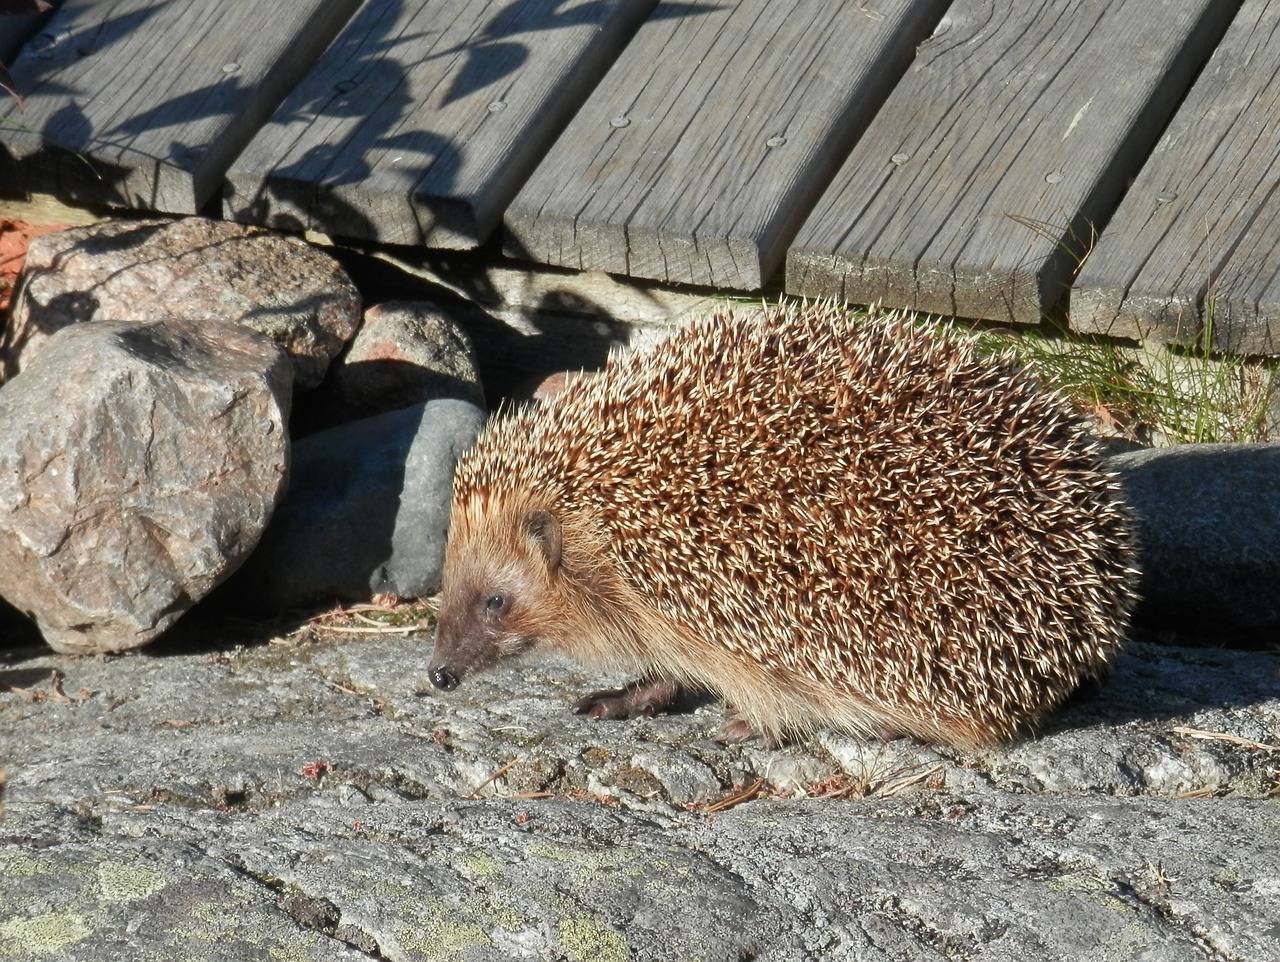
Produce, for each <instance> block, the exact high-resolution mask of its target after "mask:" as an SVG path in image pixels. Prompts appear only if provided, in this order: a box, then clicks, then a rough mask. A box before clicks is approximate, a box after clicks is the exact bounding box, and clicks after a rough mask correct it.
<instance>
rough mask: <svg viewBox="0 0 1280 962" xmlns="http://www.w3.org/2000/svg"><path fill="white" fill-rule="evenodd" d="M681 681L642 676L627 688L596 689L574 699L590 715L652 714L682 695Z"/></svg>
mask: <svg viewBox="0 0 1280 962" xmlns="http://www.w3.org/2000/svg"><path fill="white" fill-rule="evenodd" d="M680 692H681V688H680V683H679V682H675V681H670V680H668V679H665V678H641V679H639V680H637V681H633V682H631V684H629V685H627V686H626V687H625V688H606V689H605V690H604V691H593V692H592V693H591V694H589V695H584V696H583V697H581V698H579V699H578V700H577V701H576V702H574V705H573V707H574V709H575V710H576V711H579V712H583V713H585V714H586V715H587V716H588V717H589V718H635V717H637V716H640V715H643V716H644V717H646V718H651V717H652V716H654V715H656V714H657V713H658V712H660V711H662V710H664V709H665V708H667V706H669V705H670V704H671V703H672V702H673V701H675V700H676V699H677V698H678V697H679V696H680Z"/></svg>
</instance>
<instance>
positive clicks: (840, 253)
mask: <svg viewBox="0 0 1280 962" xmlns="http://www.w3.org/2000/svg"><path fill="white" fill-rule="evenodd" d="M1235 6H1236V4H1235V3H1228V2H1223V0H1149V2H1132V0H1131V2H1125V3H1116V2H1113V0H1046V2H1044V3H1042V4H1037V5H1032V4H1012V5H1006V4H994V3H991V2H989V0H957V2H956V3H955V4H953V6H952V7H951V9H950V10H949V11H948V13H947V16H946V17H945V18H944V20H943V23H942V25H941V26H940V27H939V30H938V31H937V33H936V34H935V36H934V37H932V38H931V39H930V40H929V41H928V42H927V43H925V44H924V45H923V46H922V47H921V49H920V52H919V56H918V58H917V61H916V63H915V64H914V65H913V66H912V68H911V70H910V71H909V72H908V73H907V75H906V76H905V77H904V78H903V80H902V82H901V83H900V84H899V85H898V87H897V89H895V90H894V93H893V96H892V97H890V98H889V101H888V102H887V103H886V104H885V106H884V107H883V108H882V109H881V111H880V113H879V114H878V115H877V116H876V119H875V122H874V123H873V124H872V125H871V128H870V130H868V132H867V134H866V135H865V136H864V137H863V138H862V139H861V140H860V141H859V142H858V145H857V146H856V148H855V149H854V151H853V153H852V154H851V155H850V157H849V160H848V162H847V163H846V164H845V165H844V167H843V168H842V169H841V171H840V173H839V174H838V175H837V176H836V178H835V180H834V182H833V183H832V185H831V187H830V189H829V190H828V191H827V193H826V195H824V197H823V198H822V200H821V201H820V202H819V203H818V205H817V207H816V209H815V211H814V213H813V215H812V217H811V218H810V219H809V221H808V222H806V224H805V225H804V227H803V229H802V230H801V232H800V234H799V236H798V237H797V240H796V245H795V247H793V249H792V250H791V252H790V254H789V256H788V260H787V278H786V287H787V290H788V291H790V292H792V293H796V294H803V295H808V296H819V297H839V298H843V299H845V300H850V301H856V302H862V303H871V302H876V301H881V302H884V303H886V304H891V305H894V306H901V307H911V308H915V309H918V310H924V311H931V312H937V313H942V314H953V315H958V316H961V317H973V318H990V319H994V320H1001V321H1007V320H1013V321H1025V322H1034V321H1038V320H1039V319H1040V318H1041V317H1042V316H1043V315H1044V314H1045V313H1047V312H1048V311H1049V310H1050V309H1052V308H1053V306H1054V304H1055V302H1056V301H1057V300H1058V299H1059V298H1060V296H1061V294H1062V292H1063V290H1064V288H1065V285H1066V284H1067V282H1068V281H1069V279H1070V277H1071V274H1072V272H1073V270H1074V268H1075V264H1076V262H1077V261H1078V258H1079V257H1080V256H1081V252H1082V251H1083V250H1085V249H1087V246H1088V244H1089V242H1090V240H1091V225H1092V224H1096V223H1098V222H1099V221H1101V220H1102V219H1104V218H1105V217H1107V216H1108V215H1109V214H1110V213H1111V211H1112V209H1113V206H1114V204H1115V202H1116V200H1117V199H1118V198H1119V196H1120V194H1121V192H1122V190H1123V188H1124V185H1125V181H1126V179H1127V178H1128V177H1129V176H1131V175H1132V174H1133V173H1134V172H1136V171H1137V169H1138V167H1139V165H1140V164H1141V162H1142V159H1143V158H1144V156H1145V155H1146V152H1147V150H1149V149H1150V145H1151V144H1152V143H1154V141H1155V139H1156V138H1157V136H1158V134H1159V132H1160V129H1161V127H1162V126H1163V124H1164V123H1165V121H1166V119H1167V118H1168V116H1169V115H1170V113H1171V112H1172V110H1173V108H1174V106H1175V105H1176V104H1177V102H1178V100H1179V98H1180V97H1181V96H1182V94H1183V92H1184V91H1185V90H1186V88H1187V86H1188V85H1189V84H1190V81H1191V78H1192V76H1193V75H1194V71H1195V70H1196V69H1197V68H1198V67H1199V66H1200V64H1201V63H1203V61H1204V59H1205V58H1206V57H1207V56H1208V54H1209V52H1210V51H1211V50H1212V49H1213V46H1214V44H1215V42H1216V41H1217V40H1218V39H1219V38H1220V37H1221V35H1222V33H1223V32H1224V30H1225V29H1226V26H1227V23H1228V21H1229V20H1230V16H1231V13H1232V12H1233V9H1234V8H1235Z"/></svg>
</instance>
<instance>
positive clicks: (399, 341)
mask: <svg viewBox="0 0 1280 962" xmlns="http://www.w3.org/2000/svg"><path fill="white" fill-rule="evenodd" d="M442 398H453V399H455V400H459V401H467V402H469V403H471V404H475V405H478V406H480V407H483V406H484V390H483V389H482V388H481V386H480V375H479V374H478V373H477V371H476V362H475V357H474V353H473V351H472V348H471V340H470V338H468V337H467V335H466V334H465V333H464V332H463V330H462V328H461V327H459V326H458V324H457V323H456V322H455V321H453V320H452V319H451V318H450V317H449V315H448V312H447V311H445V309H444V308H441V307H440V306H438V305H436V304H434V303H432V302H430V301H387V302H385V303H382V304H375V305H374V306H372V307H370V308H369V309H368V310H366V311H365V315H364V322H363V323H362V324H361V325H360V330H359V331H358V332H357V333H356V336H355V337H354V338H352V340H351V345H350V347H348V348H347V350H346V351H345V352H344V353H343V354H342V355H341V356H340V357H339V358H338V359H337V360H336V361H335V362H334V363H333V365H332V366H331V367H330V368H329V376H328V377H326V378H325V380H324V383H323V384H321V385H320V387H319V389H317V390H316V391H315V392H313V393H312V394H311V395H309V396H307V397H306V398H304V399H301V400H300V401H299V409H298V410H297V411H296V412H295V419H294V427H295V429H298V428H301V430H302V431H304V432H305V433H311V432H312V431H316V430H321V429H325V428H331V427H335V426H337V425H339V424H346V423H348V422H350V421H357V420H360V419H362V418H368V417H373V416H375V415H378V414H384V413H386V412H387V411H395V410H398V409H400V408H407V407H410V406H412V405H415V404H422V403H424V402H426V401H435V400H438V399H442ZM304 405H305V407H304Z"/></svg>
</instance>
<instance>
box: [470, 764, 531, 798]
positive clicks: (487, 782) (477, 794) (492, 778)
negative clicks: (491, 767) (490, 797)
mask: <svg viewBox="0 0 1280 962" xmlns="http://www.w3.org/2000/svg"><path fill="white" fill-rule="evenodd" d="M518 761H520V759H518V758H513V759H511V761H509V762H507V763H506V764H505V765H503V766H502V767H501V768H499V769H498V770H497V771H496V772H494V773H493V774H492V775H490V776H489V777H488V778H486V779H485V780H484V781H483V782H481V783H480V784H479V785H477V786H476V787H475V788H473V789H471V791H470V792H468V793H467V794H466V795H464V796H462V797H463V798H466V799H470V800H471V801H478V800H479V798H480V792H481V791H483V790H484V789H485V788H488V787H489V786H490V785H492V784H493V783H494V782H496V781H497V780H498V779H499V778H501V777H502V776H503V775H505V774H507V772H509V771H511V769H513V768H515V767H516V762H518Z"/></svg>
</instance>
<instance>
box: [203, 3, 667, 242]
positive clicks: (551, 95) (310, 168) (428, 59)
mask: <svg viewBox="0 0 1280 962" xmlns="http://www.w3.org/2000/svg"><path fill="white" fill-rule="evenodd" d="M654 3H655V0H580V2H576V3H567V4H566V3H564V2H563V0H559V2H558V0H520V2H516V3H512V2H511V0H417V2H410V0H366V2H365V4H364V7H363V8H362V9H361V11H360V13H359V14H358V15H357V16H356V17H355V19H354V20H353V21H352V22H351V24H350V25H349V26H348V28H347V29H346V30H345V31H344V32H343V33H342V34H341V35H340V36H339V38H338V40H337V42H335V43H334V45H333V46H332V47H331V48H330V49H329V51H328V52H327V53H326V54H325V56H324V57H323V58H322V59H321V61H320V62H319V63H318V64H317V65H316V67H315V69H314V70H313V71H312V72H311V74H310V75H308V77H307V78H306V79H305V80H304V81H303V82H302V83H301V84H300V85H299V86H298V88H297V90H295V91H294V93H293V94H292V95H291V96H290V97H289V98H288V99H287V100H286V101H285V103H284V104H282V105H281V107H280V110H279V111H278V112H277V113H276V115H275V116H274V117H273V118H272V120H271V122H270V123H269V124H268V125H267V126H266V127H264V128H263V130H262V132H261V133H260V134H259V135H258V136H257V137H256V138H254V140H253V142H252V143H251V144H250V145H249V147H248V149H247V150H246V151H245V153H244V154H243V155H242V156H241V157H240V158H239V159H237V161H236V162H235V164H234V165H233V166H232V169H231V171H230V172H229V175H228V183H229V187H228V192H227V196H226V203H225V209H226V212H227V215H228V216H230V217H234V218H235V219H237V220H241V221H246V222H250V223H260V224H270V225H273V226H282V227H291V228H312V229H316V230H321V231H325V232H326V233H330V234H336V235H344V236H348V237H358V238H362V239H370V240H378V241H383V242H390V243H398V244H414V243H422V244H427V245H429V246H432V247H445V248H467V247H475V246H476V245H477V244H479V243H481V242H482V241H483V240H484V239H485V238H486V237H487V236H488V235H489V234H490V233H491V232H492V230H493V229H494V228H495V227H496V226H497V224H498V222H499V220H500V219H501V217H502V211H503V210H504V209H505V207H506V205H507V203H508V202H509V201H510V200H511V198H512V197H513V196H514V195H515V192H516V190H517V189H518V188H519V186H520V184H522V183H523V182H524V180H525V178H526V177H527V176H528V175H529V173H530V172H531V171H532V170H533V168H534V165H535V164H536V163H537V162H538V160H539V159H540V158H541V156H542V154H543V153H544V152H545V150H546V148H547V147H548V146H549V145H550V143H551V141H552V140H554V138H555V136H556V134H557V133H558V132H559V131H560V129H561V128H562V127H563V125H564V124H565V123H566V122H567V121H568V119H569V117H570V116H572V114H573V111H574V110H575V109H576V108H577V106H578V105H579V104H580V103H581V102H582V101H583V100H585V99H586V97H587V94H588V93H589V92H590V91H591V89H592V87H593V86H594V85H595V83H596V82H597V81H598V80H599V79H600V77H601V76H602V75H603V74H604V72H605V70H606V69H607V68H608V65H609V63H610V62H611V61H612V60H613V58H614V57H615V56H616V55H617V53H618V51H620V50H621V49H622V47H623V45H624V44H625V43H626V41H627V39H628V38H629V37H630V35H631V34H632V32H634V30H635V28H636V27H637V26H638V25H639V23H640V22H641V21H642V20H643V19H644V16H645V15H646V14H647V13H649V11H650V10H651V9H652V8H653V5H654Z"/></svg>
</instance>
